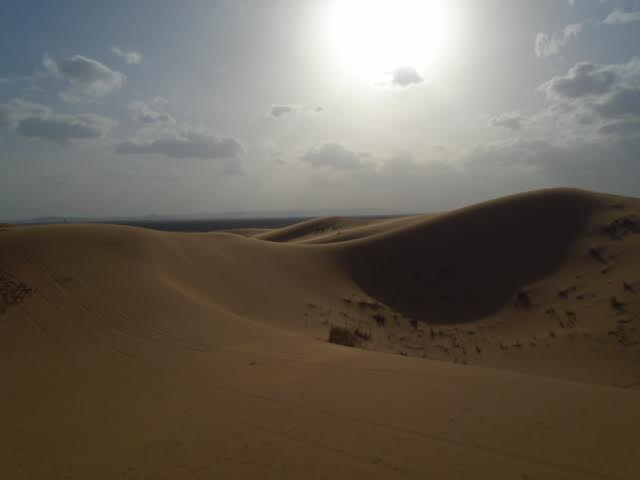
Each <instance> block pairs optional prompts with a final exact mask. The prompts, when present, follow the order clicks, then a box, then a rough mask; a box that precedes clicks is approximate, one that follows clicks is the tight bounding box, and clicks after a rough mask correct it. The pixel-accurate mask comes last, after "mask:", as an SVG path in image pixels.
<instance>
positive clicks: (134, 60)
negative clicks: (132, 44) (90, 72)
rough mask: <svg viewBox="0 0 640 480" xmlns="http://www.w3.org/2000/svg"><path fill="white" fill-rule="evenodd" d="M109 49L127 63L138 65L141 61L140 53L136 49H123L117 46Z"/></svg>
mask: <svg viewBox="0 0 640 480" xmlns="http://www.w3.org/2000/svg"><path fill="white" fill-rule="evenodd" d="M111 51H112V52H113V53H115V54H116V55H117V56H118V57H120V58H121V59H123V60H124V61H125V63H126V64H127V65H138V64H139V63H141V62H142V54H141V53H140V52H136V51H133V50H132V51H129V52H127V51H124V50H122V49H121V48H119V47H111Z"/></svg>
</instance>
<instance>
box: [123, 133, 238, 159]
mask: <svg viewBox="0 0 640 480" xmlns="http://www.w3.org/2000/svg"><path fill="white" fill-rule="evenodd" d="M116 153H118V154H133V155H138V154H157V155H164V156H166V157H170V158H204V159H219V158H224V159H239V158H240V157H241V156H242V155H243V154H244V148H243V146H242V144H241V143H240V142H239V141H238V140H236V139H235V138H232V137H217V136H215V135H210V134H207V133H204V132H199V131H193V130H187V131H184V132H181V133H176V135H175V136H172V137H164V138H159V139H155V140H150V141H146V142H134V141H127V142H124V143H121V144H120V145H118V147H117V149H116Z"/></svg>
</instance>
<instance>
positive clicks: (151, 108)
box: [128, 99, 176, 124]
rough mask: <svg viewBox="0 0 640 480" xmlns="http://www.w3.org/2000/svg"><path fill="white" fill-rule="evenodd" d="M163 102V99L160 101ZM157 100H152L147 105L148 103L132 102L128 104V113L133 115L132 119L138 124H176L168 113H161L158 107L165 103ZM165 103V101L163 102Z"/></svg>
mask: <svg viewBox="0 0 640 480" xmlns="http://www.w3.org/2000/svg"><path fill="white" fill-rule="evenodd" d="M161 100H162V101H164V99H161ZM162 101H160V100H158V99H153V100H152V101H151V102H150V103H151V105H149V103H146V102H142V101H140V100H134V101H132V102H130V103H129V105H128V108H129V111H131V113H132V114H133V118H134V119H135V120H137V121H138V122H140V123H144V124H154V123H155V124H162V123H166V124H174V123H176V121H175V119H174V118H173V117H172V116H171V114H170V113H168V112H164V111H162V110H161V109H160V108H158V107H162V105H165V104H166V103H163V102H162ZM165 102H166V101H165Z"/></svg>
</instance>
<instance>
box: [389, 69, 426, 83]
mask: <svg viewBox="0 0 640 480" xmlns="http://www.w3.org/2000/svg"><path fill="white" fill-rule="evenodd" d="M423 81H424V79H423V78H422V77H421V76H420V74H419V73H418V71H417V70H416V69H415V68H412V67H400V68H397V69H395V70H394V71H393V72H392V75H391V82H392V83H393V85H396V86H399V87H408V86H410V85H412V84H418V83H422V82H423Z"/></svg>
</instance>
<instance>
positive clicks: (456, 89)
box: [0, 0, 640, 220]
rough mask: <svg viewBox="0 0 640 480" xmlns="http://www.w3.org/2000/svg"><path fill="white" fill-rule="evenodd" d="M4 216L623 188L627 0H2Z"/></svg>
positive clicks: (637, 147) (397, 204) (429, 204)
mask: <svg viewBox="0 0 640 480" xmlns="http://www.w3.org/2000/svg"><path fill="white" fill-rule="evenodd" d="M0 45H2V55H1V56H0V218H1V219H6V220H11V219H19V218H28V217H38V216H47V215H60V216H111V215H141V214H149V213H158V214H173V213H176V214H178V213H179V214H195V213H199V212H212V213H216V212H225V211H245V210H264V211H270V210H316V209H325V210H326V209H352V208H366V209H371V208H373V209H381V210H386V211H389V210H391V211H407V212H409V211H410V212H420V211H434V210H441V209H444V208H452V207H456V206H460V205H463V204H465V203H469V202H474V201H477V200H482V199H485V198H490V197H495V196H499V195H503V194H507V193H511V192H516V191H520V190H524V189H532V188H540V187H547V186H559V185H570V186H578V187H584V188H589V189H595V190H600V191H609V192H615V193H621V194H629V195H640V0H627V1H615V0H608V1H607V0H574V1H567V0H529V1H527V0H481V1H480V0H441V1H439V0H423V1H418V0H396V1H392V0H370V1H364V0H344V1H332V0H326V1H323V0H273V1H250V0H244V1H243V0H237V1H232V0H220V1H198V0H185V1H183V2H182V1H181V2H176V1H172V0H171V1H169V0H157V1H154V2H147V1H142V0H138V1H137V0H128V1H116V0H114V1H109V2H103V1H100V2H99V1H97V0H96V1H88V0H77V1H75V0H69V1H65V2H59V1H56V0H24V1H20V2H17V1H15V2H2V4H1V5H0Z"/></svg>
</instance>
